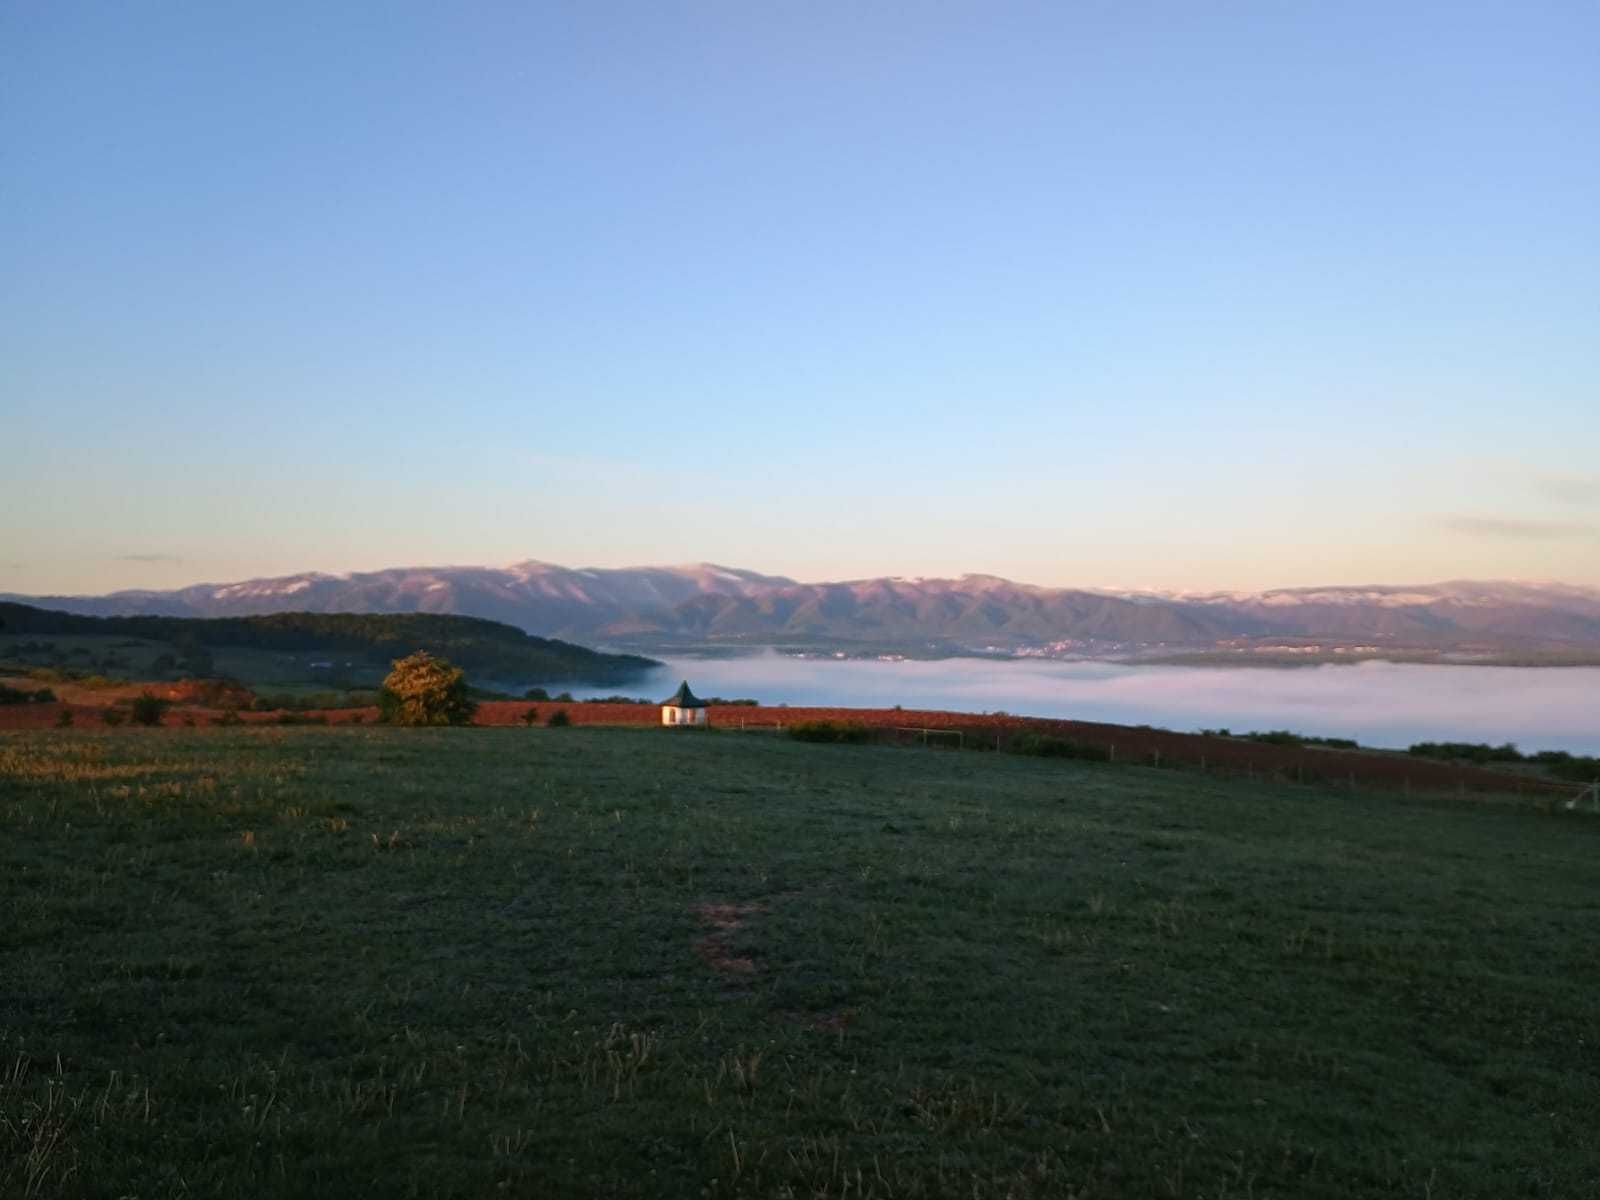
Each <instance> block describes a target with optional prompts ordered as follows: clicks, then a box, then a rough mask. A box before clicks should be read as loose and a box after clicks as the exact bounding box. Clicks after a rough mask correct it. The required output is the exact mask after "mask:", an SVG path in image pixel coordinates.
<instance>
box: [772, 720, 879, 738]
mask: <svg viewBox="0 0 1600 1200" xmlns="http://www.w3.org/2000/svg"><path fill="white" fill-rule="evenodd" d="M789 736H790V737H792V738H794V739H795V740H796V741H800V742H846V743H860V742H865V741H867V740H869V739H870V738H871V737H872V730H870V729H868V728H867V727H866V726H865V725H863V724H861V723H860V722H859V721H799V722H796V723H795V724H793V725H791V726H789Z"/></svg>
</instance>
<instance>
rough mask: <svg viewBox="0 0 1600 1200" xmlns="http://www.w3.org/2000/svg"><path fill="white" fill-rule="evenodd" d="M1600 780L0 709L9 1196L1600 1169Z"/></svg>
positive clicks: (1318, 1188) (1586, 1177)
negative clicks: (152, 723) (1349, 776)
mask: <svg viewBox="0 0 1600 1200" xmlns="http://www.w3.org/2000/svg"><path fill="white" fill-rule="evenodd" d="M1597 885H1600V820H1597V819H1595V818H1594V817H1593V816H1591V815H1588V814H1569V813H1563V812H1559V811H1556V812H1551V811H1535V810H1534V809H1533V808H1532V807H1531V806H1529V805H1527V804H1515V803H1511V802H1507V803H1503V804H1502V803H1496V802H1493V801H1485V802H1470V801H1466V802H1464V801H1460V800H1456V799H1454V798H1428V797H1409V798H1408V797H1402V796H1396V795H1382V794H1374V793H1368V792H1349V791H1338V790H1333V789H1322V788H1313V787H1304V788H1302V787H1297V786H1294V785H1288V784H1269V783H1255V784H1251V783H1247V782H1224V781H1218V780H1214V779H1209V778H1206V777H1204V776H1200V775H1192V774H1185V773H1181V772H1173V771H1154V770H1147V769H1143V768H1136V767H1127V766H1106V765H1101V764H1093V763H1077V762H1060V761H1050V760H1037V759H1028V758H1021V757H1013V756H1009V755H977V754H959V753H950V752H940V751H935V750H919V749H897V748H893V747H884V746H834V745H808V744H801V743H797V742H792V741H789V740H784V739H779V738H775V737H771V736H763V735H746V736H740V735H737V734H733V733H716V732H713V733H709V734H706V733H698V734H697V733H675V732H671V731H662V730H651V729H587V728H572V729H543V728H535V729H521V728H508V729H444V730H388V729H378V728H368V727H361V728H331V729H300V728H296V729H277V728H271V729H229V730H183V729H164V730H155V731H139V732H132V733H128V732H125V733H121V734H113V735H105V734H99V735H94V734H73V733H60V734H42V733H38V734H21V733H18V734H8V735H0V914H3V920H0V1195H3V1196H13V1195H17V1196H27V1195H38V1196H140V1197H157V1196H173V1195H193V1196H208V1195H226V1196H240V1195H250V1196H263V1195H266V1196H272V1195H277V1196H303V1195H308V1194H337V1193H341V1192H342V1193H346V1194H359V1195H369V1194H371V1195H385V1196H493V1195H507V1194H509V1195H529V1196H584V1195H594V1196H613V1195H615V1196H710V1197H720V1196H752V1197H754V1196H773V1197H795V1198H801V1197H844V1196H852V1197H854V1196H863V1197H864V1196H879V1197H918V1196H967V1197H1036V1196H1037V1197H1044V1196H1052V1197H1120V1196H1138V1197H1146V1196H1149V1197H1169V1198H1179V1197H1195V1198H1200V1197H1209V1198H1222V1197H1240V1198H1243V1197H1255V1198H1266V1197H1330V1198H1331V1197H1361V1196H1395V1197H1401V1196H1404V1197H1417V1198H1425V1197H1434V1198H1444V1197H1495V1198H1502V1197H1514V1196H1548V1197H1587V1196H1600V1118H1597V1114H1600V1055H1597V1048H1600V1020H1597V1015H1600V955H1597V954H1596V952H1595V947H1596V945H1600V886H1597Z"/></svg>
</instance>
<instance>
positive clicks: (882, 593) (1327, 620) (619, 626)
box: [0, 561, 1600, 662]
mask: <svg viewBox="0 0 1600 1200" xmlns="http://www.w3.org/2000/svg"><path fill="white" fill-rule="evenodd" d="M0 598H3V599H6V600H14V601H19V602H23V603H27V604H33V605H39V606H43V607H47V608H51V609H56V610H59V611H64V612H71V613H79V614H83V615H88V616H132V615H159V616H175V617H230V616H248V615H259V614H265V613H279V612H312V613H410V612H416V613H438V614H456V615H462V616H471V617H481V618H487V619H489V620H493V621H501V622H504V623H506V624H509V625H514V626H516V627H518V628H520V629H523V630H525V631H527V632H529V633H533V634H537V635H539V636H541V637H547V638H561V639H565V640H575V641H580V642H584V643H589V644H594V643H599V644H603V645H608V646H614V647H625V648H629V649H636V650H669V651H670V650H672V649H691V648H698V649H706V648H714V647H737V646H740V645H749V646H756V645H775V646H780V647H787V648H791V649H798V650H816V651H831V652H836V653H852V654H870V653H885V652H898V653H906V654H912V655H920V656H927V657H937V656H941V655H950V654H973V653H978V654H987V653H993V654H1024V655H1038V656H1044V657H1053V656H1054V657H1075V656H1128V657H1135V658H1137V657H1150V656H1159V655H1179V656H1182V655H1202V656H1205V655H1211V656H1216V655H1221V656H1224V657H1226V656H1230V655H1244V654H1253V655H1257V656H1259V655H1262V654H1266V655H1267V656H1269V657H1271V656H1275V655H1276V656H1288V657H1289V658H1290V659H1291V660H1294V659H1295V658H1297V657H1298V658H1306V657H1312V658H1314V657H1315V656H1318V655H1340V656H1342V657H1344V658H1349V657H1352V656H1353V657H1377V656H1383V657H1394V656H1395V655H1397V654H1399V655H1408V654H1410V655H1416V656H1418V657H1423V658H1427V657H1451V656H1455V657H1465V658H1468V659H1474V658H1476V659H1481V660H1497V659H1498V660H1504V661H1530V662H1545V661H1550V662H1569V661H1570V662H1600V589H1596V588H1586V587H1580V586H1576V585H1569V584H1559V583H1513V582H1474V581H1458V582H1449V583H1438V584H1428V585H1419V586H1375V587H1323V588H1280V589H1274V590H1269V591H1261V592H1221V591H1219V592H1161V593H1157V592H1117V591H1108V590H1098V589H1088V588H1051V587H1039V586H1034V585H1031V584H1023V583H1015V582H1012V581H1010V580H1006V579H1001V578H998V577H995V576H990V575H964V576H961V577H960V578H956V579H921V578H900V577H885V578H877V579H861V580H850V581H842V582H833V583H801V582H798V581H796V580H793V579H788V578H785V577H783V576H774V575H762V574H759V573H757V572H754V571H745V570H738V569H734V568H729V567H721V566H716V565H713V564H696V565H693V566H681V567H633V568H582V569H579V568H570V567H562V566H556V565H554V564H550V563H543V562H535V561H530V562H523V563H517V564H514V565H512V566H509V567H503V568H496V567H402V568H393V569H389V570H381V571H369V572H352V573H348V574H339V575H332V574H323V573H315V572H313V573H306V574H299V575H289V576H282V577H278V578H272V579H253V580H247V581H244V582H240V583H231V584H196V585H193V586H190V587H184V588H177V589H174V590H170V591H147V590H141V591H121V592H114V593H111V594H109V595H105V596H24V595H6V596H3V597H0Z"/></svg>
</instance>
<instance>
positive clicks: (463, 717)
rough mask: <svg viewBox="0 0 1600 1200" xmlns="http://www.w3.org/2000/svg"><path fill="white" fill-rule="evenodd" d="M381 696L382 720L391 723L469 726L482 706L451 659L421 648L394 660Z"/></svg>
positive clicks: (379, 704)
mask: <svg viewBox="0 0 1600 1200" xmlns="http://www.w3.org/2000/svg"><path fill="white" fill-rule="evenodd" d="M393 666H394V669H393V670H392V671H390V672H389V676H388V678H387V679H385V680H384V681H383V691H382V692H381V693H379V697H378V719H379V720H380V721H385V722H388V723H389V724H391V725H468V724H471V722H472V713H473V711H474V710H475V709H476V708H477V707H478V706H477V705H476V704H474V703H473V702H472V701H471V700H469V699H467V677H466V674H465V673H464V672H463V671H462V670H461V668H460V667H455V666H451V665H450V663H449V661H448V660H447V659H443V658H435V657H434V656H433V655H431V654H429V653H428V652H427V651H426V650H418V651H417V652H416V653H415V654H410V655H407V656H406V657H405V658H399V659H396V660H395V661H394V664H393Z"/></svg>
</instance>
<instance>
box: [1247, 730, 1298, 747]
mask: <svg viewBox="0 0 1600 1200" xmlns="http://www.w3.org/2000/svg"><path fill="white" fill-rule="evenodd" d="M1244 736H1245V738H1246V739H1247V740H1249V741H1252V742H1262V743H1265V744H1266V745H1268V746H1302V745H1304V744H1305V739H1304V738H1303V737H1301V736H1300V735H1299V734H1298V733H1292V732H1290V731H1289V730H1287V729H1266V730H1263V731H1261V732H1260V733H1247V734H1245V735H1244Z"/></svg>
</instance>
